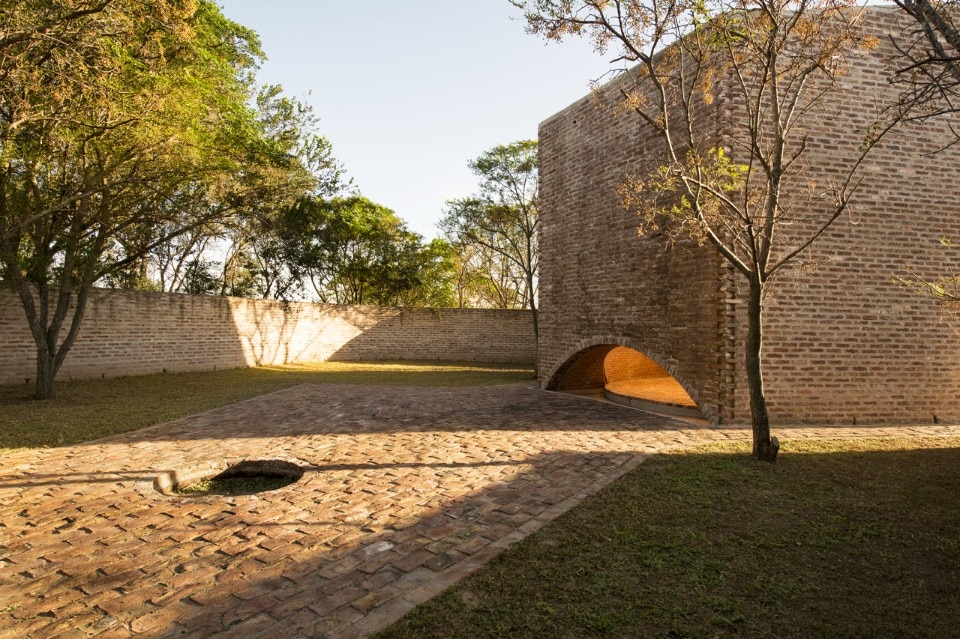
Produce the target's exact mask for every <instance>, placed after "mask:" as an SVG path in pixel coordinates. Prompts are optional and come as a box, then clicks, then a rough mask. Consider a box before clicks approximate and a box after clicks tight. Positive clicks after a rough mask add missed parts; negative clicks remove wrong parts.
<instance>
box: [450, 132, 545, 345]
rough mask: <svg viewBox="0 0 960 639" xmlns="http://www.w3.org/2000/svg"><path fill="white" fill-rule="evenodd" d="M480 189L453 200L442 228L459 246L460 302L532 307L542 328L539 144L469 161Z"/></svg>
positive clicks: (505, 147)
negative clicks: (539, 305) (539, 308)
mask: <svg viewBox="0 0 960 639" xmlns="http://www.w3.org/2000/svg"><path fill="white" fill-rule="evenodd" d="M469 166H470V170H471V171H473V173H474V174H475V175H476V176H477V177H478V178H480V188H479V191H478V192H477V193H476V194H474V195H472V196H470V197H467V198H462V199H457V200H450V201H449V202H448V203H447V211H446V215H445V217H444V218H443V220H442V221H441V222H440V228H441V231H442V232H443V234H444V236H445V237H446V238H447V240H448V241H449V242H450V243H451V244H452V245H453V246H454V247H455V248H456V250H457V254H458V258H457V265H458V281H459V282H460V286H459V288H460V292H459V298H460V302H461V304H463V303H464V302H470V303H473V304H480V305H484V306H496V307H500V308H529V309H530V310H531V312H532V313H533V318H534V331H535V332H536V330H537V290H536V287H537V269H538V264H539V250H538V244H537V240H538V228H539V224H540V215H539V206H538V201H537V183H538V165H537V142H536V141H535V140H522V141H519V142H514V143H512V144H506V145H499V146H496V147H494V148H492V149H490V150H488V151H486V152H484V153H483V154H482V155H480V157H478V158H476V159H475V160H473V161H471V162H470V163H469Z"/></svg>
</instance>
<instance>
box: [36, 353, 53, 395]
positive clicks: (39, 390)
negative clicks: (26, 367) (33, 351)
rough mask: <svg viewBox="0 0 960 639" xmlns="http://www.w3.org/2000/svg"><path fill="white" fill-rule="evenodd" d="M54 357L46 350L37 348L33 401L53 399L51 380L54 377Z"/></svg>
mask: <svg viewBox="0 0 960 639" xmlns="http://www.w3.org/2000/svg"><path fill="white" fill-rule="evenodd" d="M56 375H57V373H56V357H55V356H54V354H53V353H51V352H50V350H49V349H48V348H46V347H45V346H44V347H37V382H36V390H35V392H34V399H39V400H44V399H55V398H56V393H55V391H54V386H53V380H54V378H55V377H56Z"/></svg>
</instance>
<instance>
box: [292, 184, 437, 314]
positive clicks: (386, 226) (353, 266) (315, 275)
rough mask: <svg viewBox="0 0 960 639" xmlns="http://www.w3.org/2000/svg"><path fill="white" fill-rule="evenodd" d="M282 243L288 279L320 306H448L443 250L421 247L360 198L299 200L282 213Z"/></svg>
mask: <svg viewBox="0 0 960 639" xmlns="http://www.w3.org/2000/svg"><path fill="white" fill-rule="evenodd" d="M280 236H281V237H282V238H283V242H284V247H285V255H286V256H287V260H288V263H289V264H290V266H291V269H292V270H293V272H294V274H295V275H296V276H297V277H302V278H303V279H304V280H305V281H306V282H309V285H310V286H311V287H312V289H313V291H314V292H315V294H316V296H317V297H318V298H319V299H320V300H321V301H323V302H329V303H335V304H380V305H384V306H398V305H411V306H421V305H430V306H448V305H450V302H451V291H450V286H449V283H448V282H449V280H450V276H449V270H450V262H449V248H448V247H447V246H446V245H445V244H444V243H442V242H432V243H430V244H427V245H424V244H423V242H422V238H421V237H420V235H418V234H416V233H414V232H412V231H410V230H408V229H407V228H406V225H405V224H404V223H403V221H402V220H401V219H400V218H399V217H397V216H396V214H395V213H394V212H393V211H391V210H390V209H388V208H386V207H383V206H380V205H379V204H375V203H374V202H371V201H370V200H368V199H366V198H364V197H361V196H351V197H347V198H334V199H331V200H323V199H319V198H314V197H308V198H303V199H302V200H301V201H300V202H298V203H297V204H296V205H295V206H293V207H290V208H289V209H288V210H287V211H286V214H285V216H284V220H283V223H282V225H281V233H280Z"/></svg>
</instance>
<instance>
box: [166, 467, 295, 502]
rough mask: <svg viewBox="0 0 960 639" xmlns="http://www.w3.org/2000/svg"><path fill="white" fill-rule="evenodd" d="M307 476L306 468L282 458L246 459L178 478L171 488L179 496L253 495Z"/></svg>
mask: <svg viewBox="0 0 960 639" xmlns="http://www.w3.org/2000/svg"><path fill="white" fill-rule="evenodd" d="M301 477H303V469H302V468H301V467H300V466H298V465H296V464H294V463H291V462H287V461H282V460H279V459H268V460H245V461H242V462H239V463H236V464H232V465H230V466H228V467H227V468H225V469H224V470H221V471H219V472H216V471H213V472H211V473H207V474H205V475H192V476H189V477H179V476H178V477H177V478H176V479H175V480H173V481H171V482H170V485H169V490H162V492H168V493H172V494H176V495H187V496H198V497H200V496H203V495H252V494H255V493H262V492H265V491H268V490H276V489H278V488H283V487H284V486H289V485H290V484H292V483H294V482H296V481H297V480H299V479H300V478H301Z"/></svg>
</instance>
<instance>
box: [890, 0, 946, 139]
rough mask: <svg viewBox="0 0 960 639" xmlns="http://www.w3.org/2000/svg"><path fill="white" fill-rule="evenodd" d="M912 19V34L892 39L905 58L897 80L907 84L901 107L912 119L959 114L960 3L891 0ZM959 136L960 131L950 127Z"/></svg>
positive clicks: (940, 0)
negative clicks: (899, 38) (899, 40)
mask: <svg viewBox="0 0 960 639" xmlns="http://www.w3.org/2000/svg"><path fill="white" fill-rule="evenodd" d="M894 2H895V3H896V4H897V6H899V7H900V8H901V9H903V11H904V12H905V13H906V14H907V15H908V16H910V18H911V19H912V20H913V21H914V22H915V24H916V29H915V31H914V33H913V37H912V38H910V39H909V40H907V41H906V42H903V43H901V42H895V44H896V46H897V49H898V50H899V51H900V53H901V54H902V55H903V56H904V58H905V63H904V66H903V67H902V68H900V69H899V70H898V72H897V74H896V79H897V80H899V81H900V82H902V83H905V84H906V85H907V87H908V88H907V89H906V90H905V91H904V93H903V95H902V96H901V101H900V107H901V108H902V109H903V111H904V112H905V113H909V114H910V117H911V118H913V119H919V120H923V119H927V118H932V117H940V116H946V115H949V114H956V113H960V23H958V19H960V6H958V5H957V2H956V0H894ZM953 132H954V136H955V138H957V139H960V130H958V129H956V128H953Z"/></svg>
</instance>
